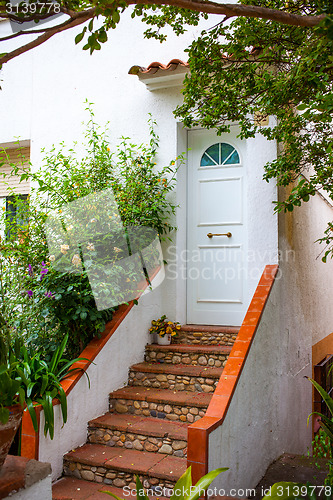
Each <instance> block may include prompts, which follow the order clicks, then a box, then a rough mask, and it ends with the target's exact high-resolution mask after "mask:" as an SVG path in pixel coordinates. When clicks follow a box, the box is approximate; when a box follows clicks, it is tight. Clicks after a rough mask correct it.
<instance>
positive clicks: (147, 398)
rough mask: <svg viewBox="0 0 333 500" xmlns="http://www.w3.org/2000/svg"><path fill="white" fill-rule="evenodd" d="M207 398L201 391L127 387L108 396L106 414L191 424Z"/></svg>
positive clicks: (210, 395)
mask: <svg viewBox="0 0 333 500" xmlns="http://www.w3.org/2000/svg"><path fill="white" fill-rule="evenodd" d="M211 398H212V394H208V393H204V392H193V391H171V390H170V389H150V388H149V387H130V386H127V387H124V388H123V389H119V390H118V391H114V392H113V393H111V394H110V411H111V412H116V413H121V414H127V413H129V414H132V415H144V416H146V417H157V418H163V419H164V418H165V419H167V420H171V421H181V422H189V423H192V422H195V421H196V420H199V419H200V418H201V417H203V416H204V414H205V412H206V409H207V407H208V405H209V402H210V400H211Z"/></svg>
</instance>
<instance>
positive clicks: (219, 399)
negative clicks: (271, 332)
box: [187, 265, 278, 484]
mask: <svg viewBox="0 0 333 500" xmlns="http://www.w3.org/2000/svg"><path fill="white" fill-rule="evenodd" d="M277 271H278V265H270V266H266V267H265V269H264V272H263V274H262V276H261V279H260V281H259V283H258V286H257V288H256V291H255V293H254V295H253V298H252V301H251V304H250V305H249V308H248V310H247V313H246V315H245V318H244V321H243V323H242V326H241V328H240V330H239V333H238V335H237V338H236V341H235V343H234V345H233V348H232V350H231V353H230V356H229V358H228V361H227V363H226V366H225V368H224V370H223V373H222V375H221V378H220V380H219V382H218V384H217V387H216V389H215V392H214V394H213V397H212V399H211V401H210V404H209V406H208V409H207V411H206V415H205V416H204V417H203V418H201V419H200V420H198V421H197V422H194V423H193V424H191V425H190V426H189V428H188V448H187V465H188V467H189V466H191V467H192V479H193V483H194V484H195V483H196V482H197V481H198V480H199V479H200V477H201V476H203V475H204V474H207V472H208V451H209V450H208V439H209V434H210V433H211V432H212V431H213V430H214V429H216V428H217V427H219V426H220V425H221V424H222V423H223V421H224V419H225V417H226V415H227V411H228V408H229V406H230V402H231V400H232V397H233V395H234V392H235V389H236V386H237V384H238V381H239V379H240V376H241V373H242V370H243V368H244V365H245V361H246V358H247V356H248V353H249V351H250V347H251V344H252V342H253V339H254V337H255V334H256V331H257V329H258V325H259V323H260V319H261V316H262V313H263V310H264V308H265V306H266V303H267V300H268V297H269V294H270V292H271V289H272V286H273V283H274V280H275V277H276V274H277Z"/></svg>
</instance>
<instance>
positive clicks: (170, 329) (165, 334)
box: [149, 314, 180, 345]
mask: <svg viewBox="0 0 333 500" xmlns="http://www.w3.org/2000/svg"><path fill="white" fill-rule="evenodd" d="M178 330H180V324H179V323H178V322H173V321H168V319H167V317H166V316H165V314H164V315H163V316H161V318H160V319H157V320H153V321H152V322H151V328H150V329H149V331H150V333H152V334H155V336H156V341H157V343H158V344H159V345H170V344H171V339H172V337H175V336H176V335H177V333H178Z"/></svg>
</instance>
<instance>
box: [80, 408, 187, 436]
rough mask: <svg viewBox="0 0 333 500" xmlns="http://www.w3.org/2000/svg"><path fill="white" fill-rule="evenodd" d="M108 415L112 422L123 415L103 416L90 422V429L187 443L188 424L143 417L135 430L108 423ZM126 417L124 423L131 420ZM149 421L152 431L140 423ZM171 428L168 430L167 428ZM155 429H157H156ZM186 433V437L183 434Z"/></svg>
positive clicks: (128, 426)
mask: <svg viewBox="0 0 333 500" xmlns="http://www.w3.org/2000/svg"><path fill="white" fill-rule="evenodd" d="M106 415H108V416H110V419H111V420H112V417H114V416H115V415H117V417H118V416H121V414H115V413H110V412H108V413H107V414H105V415H102V416H101V417H97V418H95V419H94V420H90V421H89V422H88V428H95V429H96V428H97V429H110V430H120V431H121V432H129V433H130V434H141V435H143V436H151V437H169V438H170V439H174V440H176V441H187V428H188V426H189V425H190V424H189V423H187V422H178V421H177V420H176V421H170V420H164V419H158V420H157V419H156V418H154V417H144V416H143V417H142V420H141V422H140V421H138V422H137V423H136V424H135V426H136V427H135V428H133V426H132V425H129V424H125V423H124V425H121V424H118V425H117V424H112V423H111V424H110V423H108V422H105V421H103V420H102V419H103V418H105V416H106ZM124 415H126V418H124V421H127V420H130V419H129V418H128V417H129V415H128V414H124ZM147 420H148V421H149V423H151V429H149V430H148V429H145V428H140V423H144V422H146V421H147ZM168 427H169V428H170V430H168V429H167V428H168ZM177 427H178V429H179V432H178V430H177ZM154 428H155V429H154ZM156 428H157V429H156ZM184 433H186V436H184V435H183V434H184Z"/></svg>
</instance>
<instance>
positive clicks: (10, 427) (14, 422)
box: [0, 404, 23, 470]
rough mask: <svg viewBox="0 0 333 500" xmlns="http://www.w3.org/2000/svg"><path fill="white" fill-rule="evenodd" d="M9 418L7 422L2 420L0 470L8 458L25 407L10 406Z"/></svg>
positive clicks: (0, 427)
mask: <svg viewBox="0 0 333 500" xmlns="http://www.w3.org/2000/svg"><path fill="white" fill-rule="evenodd" d="M8 410H9V419H8V422H7V423H6V424H2V423H1V422H0V470H1V468H2V466H3V464H4V461H5V460H6V457H7V455H8V452H9V449H10V447H11V444H12V442H13V439H14V437H15V434H16V431H17V429H18V428H19V426H20V423H21V420H22V415H23V409H22V406H21V405H19V404H17V405H13V406H9V407H8Z"/></svg>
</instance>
